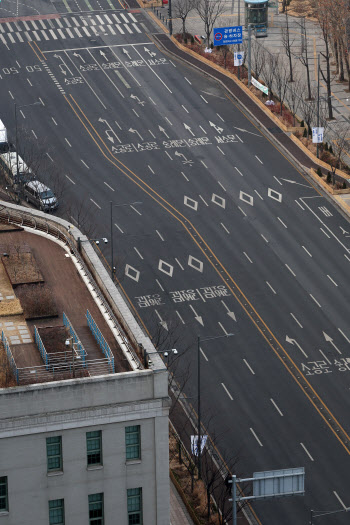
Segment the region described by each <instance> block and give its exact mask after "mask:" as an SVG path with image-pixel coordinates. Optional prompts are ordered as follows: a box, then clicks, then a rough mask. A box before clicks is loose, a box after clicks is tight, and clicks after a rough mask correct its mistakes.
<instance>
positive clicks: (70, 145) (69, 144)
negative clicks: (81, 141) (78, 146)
mask: <svg viewBox="0 0 350 525" xmlns="http://www.w3.org/2000/svg"><path fill="white" fill-rule="evenodd" d="M64 140H65V141H66V142H67V144H68V146H69V147H70V148H71V147H72V144H71V143H70V142H69V140H68V139H66V138H65V139H64Z"/></svg>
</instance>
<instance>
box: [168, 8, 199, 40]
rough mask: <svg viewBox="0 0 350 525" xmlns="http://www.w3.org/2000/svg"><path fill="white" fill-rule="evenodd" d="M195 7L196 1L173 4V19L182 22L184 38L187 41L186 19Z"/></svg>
mask: <svg viewBox="0 0 350 525" xmlns="http://www.w3.org/2000/svg"><path fill="white" fill-rule="evenodd" d="M194 7H195V0H176V2H174V4H173V17H174V18H180V20H181V22H182V38H183V40H184V41H185V40H186V19H187V16H188V13H189V12H190V11H192V9H193V8H194Z"/></svg>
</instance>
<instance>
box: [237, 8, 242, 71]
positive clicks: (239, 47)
mask: <svg viewBox="0 0 350 525" xmlns="http://www.w3.org/2000/svg"><path fill="white" fill-rule="evenodd" d="M237 25H238V26H240V25H241V0H238V24H237ZM240 50H241V44H238V52H240ZM237 77H238V80H240V79H241V66H238V70H237Z"/></svg>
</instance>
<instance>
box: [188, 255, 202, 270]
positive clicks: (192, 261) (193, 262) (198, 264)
mask: <svg viewBox="0 0 350 525" xmlns="http://www.w3.org/2000/svg"><path fill="white" fill-rule="evenodd" d="M188 266H191V268H193V269H194V270H197V272H200V273H203V266H204V265H203V263H202V261H200V260H199V259H196V258H195V257H192V255H189V257H188Z"/></svg>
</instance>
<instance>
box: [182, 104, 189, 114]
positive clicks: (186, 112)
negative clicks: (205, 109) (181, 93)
mask: <svg viewBox="0 0 350 525" xmlns="http://www.w3.org/2000/svg"><path fill="white" fill-rule="evenodd" d="M182 107H183V109H184V110H185V111H186V113H189V111H188V109H187V108H185V106H184V105H183V104H182Z"/></svg>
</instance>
